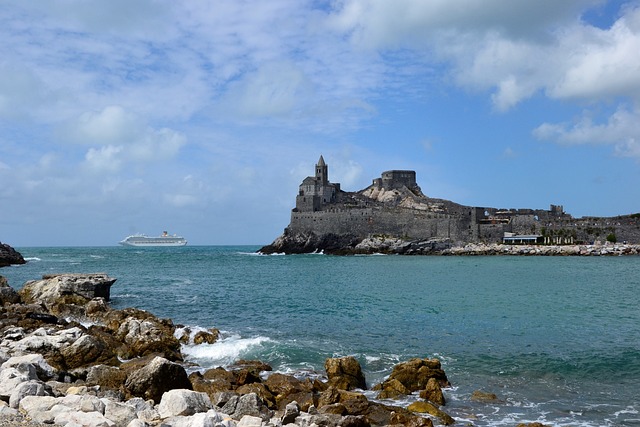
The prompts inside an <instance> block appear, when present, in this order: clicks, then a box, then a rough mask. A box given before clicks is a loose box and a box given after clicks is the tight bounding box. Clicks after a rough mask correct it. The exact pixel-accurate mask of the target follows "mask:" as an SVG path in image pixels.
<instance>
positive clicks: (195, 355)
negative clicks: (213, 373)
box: [182, 328, 271, 369]
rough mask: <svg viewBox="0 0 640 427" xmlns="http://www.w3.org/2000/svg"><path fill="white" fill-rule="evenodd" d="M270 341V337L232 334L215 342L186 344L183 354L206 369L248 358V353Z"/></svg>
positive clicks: (224, 365)
mask: <svg viewBox="0 0 640 427" xmlns="http://www.w3.org/2000/svg"><path fill="white" fill-rule="evenodd" d="M194 329H195V328H194ZM269 341H271V340H270V339H269V338H267V337H263V336H257V337H251V338H242V337H240V336H239V335H231V336H228V337H225V338H223V339H221V340H219V341H217V342H215V343H214V344H199V345H192V344H188V345H184V346H183V347H182V354H183V355H184V356H185V357H186V359H187V360H189V361H192V362H195V363H197V364H198V365H200V366H201V367H202V368H205V369H209V368H215V367H218V366H222V367H226V366H229V365H231V364H233V363H234V362H236V361H237V360H239V359H244V358H248V355H250V354H251V353H253V352H255V351H256V350H258V349H259V348H260V347H262V345H263V344H264V343H265V342H269Z"/></svg>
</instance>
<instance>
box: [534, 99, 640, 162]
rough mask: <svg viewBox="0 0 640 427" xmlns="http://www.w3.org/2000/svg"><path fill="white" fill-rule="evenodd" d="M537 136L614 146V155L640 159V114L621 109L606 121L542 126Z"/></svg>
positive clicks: (584, 117) (585, 118) (566, 142)
mask: <svg viewBox="0 0 640 427" xmlns="http://www.w3.org/2000/svg"><path fill="white" fill-rule="evenodd" d="M534 135H535V136H536V137H537V138H539V139H542V140H549V141H554V142H558V143H561V144H567V145H581V144H591V145H611V146H613V148H614V152H615V154H617V155H619V156H623V157H637V158H638V159H640V142H639V141H638V135H640V111H638V110H637V109H636V110H629V109H627V108H623V107H620V108H618V110H617V111H615V112H614V113H613V114H611V115H610V116H609V117H608V118H607V120H606V121H605V122H601V123H594V121H593V119H592V118H591V117H589V116H583V117H581V118H580V119H579V120H577V121H576V122H575V123H543V124H542V125H540V126H539V127H538V128H536V129H535V130H534Z"/></svg>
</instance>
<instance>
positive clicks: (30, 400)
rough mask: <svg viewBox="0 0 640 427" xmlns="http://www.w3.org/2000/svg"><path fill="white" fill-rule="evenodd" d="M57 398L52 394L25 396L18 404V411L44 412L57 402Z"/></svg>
mask: <svg viewBox="0 0 640 427" xmlns="http://www.w3.org/2000/svg"><path fill="white" fill-rule="evenodd" d="M58 401H59V400H58V398H56V397H53V396H25V397H24V398H23V399H22V400H21V401H20V404H19V405H18V409H19V410H20V412H23V413H26V414H28V415H31V414H32V413H35V412H44V411H48V410H50V409H51V408H53V407H54V406H55V405H56V404H57V403H58Z"/></svg>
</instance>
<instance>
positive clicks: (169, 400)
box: [158, 389, 213, 418]
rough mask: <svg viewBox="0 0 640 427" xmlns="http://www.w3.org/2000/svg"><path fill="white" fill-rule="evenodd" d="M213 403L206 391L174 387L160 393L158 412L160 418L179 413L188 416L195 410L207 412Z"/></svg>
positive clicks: (195, 411)
mask: <svg viewBox="0 0 640 427" xmlns="http://www.w3.org/2000/svg"><path fill="white" fill-rule="evenodd" d="M212 408H213V405H212V404H211V400H210V399H209V396H207V394H206V393H199V392H197V391H192V390H185V389H174V390H169V391H167V392H166V393H164V394H163V395H162V399H161V400H160V404H159V405H158V413H159V414H160V417H162V418H168V417H175V416H179V415H184V416H189V415H193V414H195V413H197V412H207V411H208V410H209V409H212Z"/></svg>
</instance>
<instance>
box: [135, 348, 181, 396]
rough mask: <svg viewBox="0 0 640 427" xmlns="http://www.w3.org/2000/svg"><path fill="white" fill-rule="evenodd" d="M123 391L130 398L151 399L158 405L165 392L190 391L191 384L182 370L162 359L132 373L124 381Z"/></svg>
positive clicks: (157, 359)
mask: <svg viewBox="0 0 640 427" xmlns="http://www.w3.org/2000/svg"><path fill="white" fill-rule="evenodd" d="M124 385H125V389H126V391H127V392H128V393H129V394H131V395H132V396H137V397H143V398H144V399H151V400H153V401H154V402H156V403H158V402H160V400H161V399H162V394H163V393H164V392H166V391H169V390H173V389H178V388H183V389H188V390H190V389H191V382H189V378H188V377H187V373H186V371H185V370H184V368H183V367H182V366H180V365H178V364H177V363H173V362H170V361H169V360H167V359H164V358H162V357H155V358H153V360H151V362H150V363H149V364H148V365H146V366H144V367H142V368H140V369H138V370H136V371H134V372H132V373H131V374H129V375H128V377H127V380H126V381H125V384H124Z"/></svg>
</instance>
